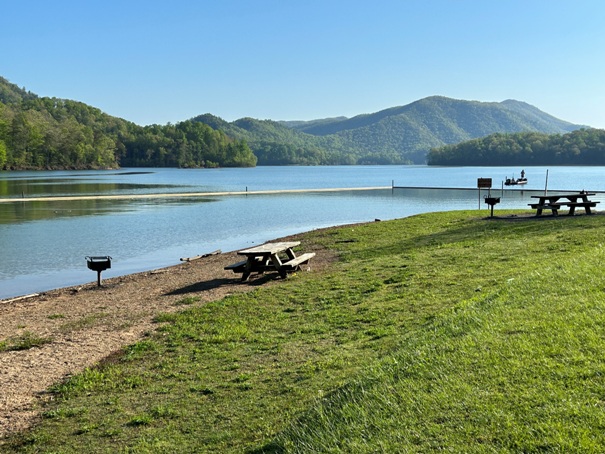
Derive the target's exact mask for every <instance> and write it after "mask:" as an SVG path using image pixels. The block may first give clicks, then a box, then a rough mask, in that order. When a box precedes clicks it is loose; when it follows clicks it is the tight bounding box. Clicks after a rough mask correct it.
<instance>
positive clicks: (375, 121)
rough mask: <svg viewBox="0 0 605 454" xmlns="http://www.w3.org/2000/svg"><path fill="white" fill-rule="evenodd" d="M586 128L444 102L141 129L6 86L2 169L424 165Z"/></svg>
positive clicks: (517, 106) (520, 109)
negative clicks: (487, 142) (476, 143)
mask: <svg viewBox="0 0 605 454" xmlns="http://www.w3.org/2000/svg"><path fill="white" fill-rule="evenodd" d="M581 128H584V126H582V125H575V124H572V123H569V122H567V121H563V120H560V119H558V118H555V117H553V116H552V115H549V114H547V113H545V112H543V111H541V110H539V109H538V108H536V107H534V106H531V105H529V104H527V103H524V102H520V101H515V100H506V101H502V102H479V101H465V100H457V99H451V98H447V97H443V96H431V97H427V98H424V99H420V100H418V101H415V102H412V103H410V104H407V105H405V106H399V107H392V108H389V109H385V110H381V111H379V112H375V113H371V114H363V115H357V116H354V117H352V118H346V117H335V118H323V119H316V120H311V121H274V120H258V119H254V118H249V117H245V118H240V119H238V120H235V121H233V122H228V121H225V120H223V119H222V118H220V117H217V116H215V115H212V114H209V113H208V114H204V115H200V116H197V117H194V118H191V119H188V120H184V121H182V122H179V123H177V124H176V125H171V124H168V125H164V126H162V125H150V126H138V125H135V124H134V123H132V122H129V121H127V120H123V119H120V118H116V117H112V116H109V115H107V114H105V113H103V112H101V111H100V110H99V109H97V108H94V107H91V106H88V105H86V104H84V103H80V102H77V101H69V100H62V99H57V98H41V97H38V96H37V95H35V94H33V93H31V92H29V91H25V89H21V88H19V87H18V86H16V85H15V84H12V83H10V82H8V81H7V80H6V79H4V78H2V77H0V169H2V168H5V169H23V168H87V167H114V166H118V165H122V166H133V165H136V166H150V167H153V166H185V167H209V166H250V165H255V164H256V165H338V164H347V165H352V164H424V163H426V161H427V153H428V152H429V151H430V150H431V149H434V148H437V147H442V146H444V145H452V144H458V143H461V142H465V141H468V140H471V139H476V138H481V137H485V136H488V135H490V134H494V133H519V132H539V133H546V134H565V133H569V132H571V131H575V130H578V129H581ZM486 164H488V163H486Z"/></svg>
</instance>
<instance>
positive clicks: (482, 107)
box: [193, 96, 577, 165]
mask: <svg viewBox="0 0 605 454" xmlns="http://www.w3.org/2000/svg"><path fill="white" fill-rule="evenodd" d="M193 120H194V121H200V122H203V123H205V124H208V125H210V126H211V127H213V128H215V129H219V130H221V131H224V132H225V133H226V134H227V135H229V136H230V137H234V138H238V139H245V140H246V141H247V142H248V143H249V144H250V147H251V148H252V150H253V151H254V153H255V154H256V155H257V156H258V159H259V164H261V165H283V164H412V163H413V164H423V163H425V161H426V154H427V152H428V151H429V150H430V149H431V148H434V147H439V146H442V145H445V144H455V143H459V142H462V141H467V140H469V139H473V138H478V137H483V136H486V135H488V134H491V133H494V132H502V133H508V132H520V131H540V132H543V133H549V134H554V133H566V132H569V131H572V130H574V129H577V127H576V126H575V125H572V124H570V123H567V122H564V121H561V120H558V119H556V118H554V117H552V116H550V115H548V114H545V113H544V112H541V111H540V110H538V109H536V108H535V107H532V106H530V105H528V104H525V103H522V102H518V101H512V100H508V101H504V102H502V103H482V102H476V101H460V100H454V99H448V98H444V97H441V96H433V97H429V98H425V99H422V100H420V101H417V102H414V103H412V104H409V105H406V106H402V107H394V108H391V109H386V110H383V111H380V112H376V113H373V114H366V115H358V116H356V117H353V118H350V119H347V118H342V117H340V118H331V119H322V120H313V121H309V122H304V121H295V122H274V121H270V120H264V121H260V120H254V119H252V118H243V119H240V120H237V121H235V122H233V123H228V122H226V121H224V120H222V119H220V118H217V117H215V116H212V115H209V114H206V115H201V116H199V117H196V118H194V119H193Z"/></svg>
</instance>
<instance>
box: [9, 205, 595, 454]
mask: <svg viewBox="0 0 605 454" xmlns="http://www.w3.org/2000/svg"><path fill="white" fill-rule="evenodd" d="M505 214H509V213H504V212H503V213H502V215H505ZM604 237H605V224H604V221H603V217H602V216H576V217H559V218H552V219H534V218H529V219H522V218H520V217H519V218H516V219H510V220H505V219H487V218H482V217H480V216H478V215H477V212H451V213H432V214H425V215H420V216H414V217H410V218H407V219H402V220H396V221H388V222H379V223H371V224H366V225H357V226H346V227H341V228H335V229H328V230H319V231H315V232H310V233H308V234H306V235H305V236H304V237H303V238H302V240H303V244H304V246H305V249H308V250H320V249H321V248H327V249H329V250H331V251H333V252H335V253H336V254H337V255H338V257H339V258H340V260H339V261H338V262H337V263H334V264H332V266H331V267H330V269H329V270H326V271H314V272H311V273H297V274H296V275H294V276H292V277H291V278H289V279H287V280H286V281H284V282H282V283H280V285H276V286H270V287H267V288H258V289H256V290H254V291H252V292H250V293H246V294H237V295H231V296H230V297H228V298H225V299H223V300H221V301H215V302H211V303H207V304H203V305H199V306H197V307H190V308H188V310H186V311H184V312H181V313H171V314H166V315H164V316H160V317H157V318H156V321H158V322H160V321H161V322H162V325H161V326H160V327H159V329H158V332H157V333H155V334H152V335H150V336H149V337H147V338H146V339H144V340H143V341H141V342H139V343H137V344H135V345H133V346H131V347H129V348H127V349H125V351H124V355H123V357H122V358H114V359H115V361H112V362H111V363H105V364H103V365H102V366H99V367H96V368H92V369H87V370H86V371H84V372H83V373H81V374H79V375H76V376H73V377H71V378H70V379H69V380H67V381H66V382H64V383H61V384H59V385H57V386H55V387H54V388H53V391H54V392H55V393H56V395H55V396H54V397H55V398H54V399H48V401H47V403H46V405H45V407H44V413H43V415H44V418H43V420H42V421H41V423H40V424H39V425H38V427H37V428H36V429H34V430H33V431H30V432H26V433H23V434H19V435H17V436H15V437H14V438H12V439H9V440H5V441H0V450H2V451H3V452H7V453H8V452H23V453H28V452H32V453H33V452H63V453H72V452H74V453H75V452H175V453H178V452H257V453H260V452H267V453H270V452H273V453H276V452H294V453H297V452H301V453H303V452H305V453H306V452H432V451H447V452H542V451H545V452H603V451H604V450H605V430H604V429H605V416H604V415H605V413H604V412H603V396H604V395H605V385H604V382H603V379H602V377H603V374H604V373H605V358H604V357H603V355H602V351H603V350H604V349H605V328H604V327H605V298H604V289H605V277H604V275H603V273H602V272H601V270H602V269H603V266H604V265H605V248H604V246H603V238H604Z"/></svg>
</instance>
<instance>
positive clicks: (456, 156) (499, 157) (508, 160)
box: [427, 129, 605, 166]
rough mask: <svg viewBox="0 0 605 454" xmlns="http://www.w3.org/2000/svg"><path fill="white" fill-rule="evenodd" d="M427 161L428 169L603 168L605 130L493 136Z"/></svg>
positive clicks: (439, 152)
mask: <svg viewBox="0 0 605 454" xmlns="http://www.w3.org/2000/svg"><path fill="white" fill-rule="evenodd" d="M427 161H428V164H429V165H441V166H502V165H518V166H532V165H535V166H539V165H599V166H602V165H605V130H602V129H579V130H577V131H573V132H570V133H567V134H542V133H538V132H521V133H514V134H502V133H496V134H491V135H489V136H487V137H483V138H480V139H473V140H469V141H466V142H462V143H459V144H456V145H446V146H443V147H439V148H433V149H432V150H431V151H430V152H429V154H428V156H427Z"/></svg>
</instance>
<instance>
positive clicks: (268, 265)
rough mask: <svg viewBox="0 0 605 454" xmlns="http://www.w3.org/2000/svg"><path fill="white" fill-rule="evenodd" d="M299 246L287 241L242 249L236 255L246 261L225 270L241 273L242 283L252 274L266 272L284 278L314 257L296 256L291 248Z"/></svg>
mask: <svg viewBox="0 0 605 454" xmlns="http://www.w3.org/2000/svg"><path fill="white" fill-rule="evenodd" d="M299 244H300V241H287V242H279V243H265V244H263V245H261V246H256V247H253V248H249V249H243V250H241V251H238V252H237V253H238V255H244V256H246V259H245V260H242V261H239V262H236V263H232V264H231V265H227V266H226V267H225V270H232V271H233V272H234V273H242V281H247V280H248V278H249V277H250V275H251V274H252V273H259V274H263V273H265V272H267V271H277V272H278V273H279V274H280V275H281V277H284V278H285V277H286V276H287V275H288V273H291V272H294V271H298V270H300V267H301V265H304V264H306V263H309V260H311V259H312V258H313V257H315V252H307V253H305V254H302V255H299V256H296V253H295V252H294V251H293V248H294V247H296V246H298V245H299Z"/></svg>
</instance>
